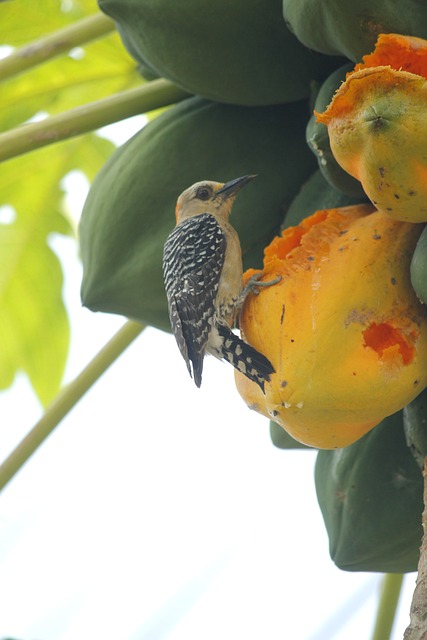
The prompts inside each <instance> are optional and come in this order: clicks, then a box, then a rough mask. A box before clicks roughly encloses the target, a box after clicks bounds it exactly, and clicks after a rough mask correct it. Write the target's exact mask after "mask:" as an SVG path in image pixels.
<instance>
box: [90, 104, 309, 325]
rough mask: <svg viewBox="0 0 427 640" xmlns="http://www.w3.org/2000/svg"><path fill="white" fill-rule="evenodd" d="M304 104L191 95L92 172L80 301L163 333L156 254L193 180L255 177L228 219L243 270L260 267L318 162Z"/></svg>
mask: <svg viewBox="0 0 427 640" xmlns="http://www.w3.org/2000/svg"><path fill="white" fill-rule="evenodd" d="M308 114H309V112H308V104H307V103H306V102H299V103H292V104H287V105H280V106H274V107H253V108H247V107H236V106H231V105H223V104H219V103H213V102H209V101H207V100H203V99H201V98H190V99H188V100H185V101H183V102H181V103H180V104H178V105H176V106H174V107H172V108H171V109H169V110H168V111H166V112H165V113H163V114H162V115H160V116H159V117H158V118H156V119H155V120H153V121H152V122H150V123H149V124H148V125H147V126H146V127H144V129H142V130H141V131H140V132H139V133H137V134H136V135H135V136H134V137H133V138H131V139H130V140H129V141H128V142H127V143H126V144H125V145H123V146H122V147H121V148H120V149H118V150H117V151H116V152H115V153H113V155H112V156H111V158H110V159H109V160H108V162H107V163H106V164H105V166H104V167H103V168H102V170H101V171H100V173H99V174H98V176H97V177H96V179H95V181H94V183H93V185H92V187H91V189H90V192H89V195H88V198H87V201H86V203H85V206H84V209H83V213H82V218H81V223H80V245H81V256H82V260H83V268H84V275H83V283H82V300H83V304H84V305H86V306H87V307H89V308H90V309H92V310H94V311H105V312H110V313H118V314H122V315H125V316H127V317H130V318H133V319H135V320H140V321H142V322H144V323H148V324H152V325H154V326H157V327H160V328H163V329H169V328H170V324H169V318H168V312H167V304H166V296H165V293H164V287H163V275H162V254H163V245H164V242H165V240H166V237H167V235H168V234H169V233H170V231H171V230H172V228H173V226H174V224H175V216H174V211H175V204H176V199H177V197H178V196H179V194H180V193H181V192H182V191H183V190H184V189H186V188H187V187H189V186H190V185H191V184H193V183H194V182H197V181H199V180H206V179H207V180H216V181H218V182H226V181H227V180H230V179H233V178H236V177H239V176H242V175H246V174H257V175H258V177H257V178H256V180H254V182H253V184H252V185H251V186H250V187H248V188H247V189H245V190H243V191H242V193H241V194H239V197H238V198H237V200H236V203H235V206H234V208H233V212H232V215H231V220H230V221H231V224H232V225H233V226H234V227H235V228H236V230H237V232H238V233H239V237H240V241H241V244H242V250H243V261H244V266H245V267H247V266H249V265H251V266H253V265H259V264H261V262H262V255H263V249H264V247H265V246H266V245H267V244H268V243H269V242H270V240H271V238H272V237H273V236H274V235H275V234H276V233H277V232H278V230H279V227H280V224H281V222H282V219H283V214H284V211H285V210H286V208H287V206H288V203H289V202H290V201H291V200H292V199H293V197H294V196H295V195H296V193H297V192H298V190H299V188H300V186H301V184H302V183H303V182H304V181H305V180H306V179H307V178H308V176H309V175H310V174H311V173H312V172H313V170H314V168H315V165H316V161H315V158H314V156H313V155H312V153H311V152H310V150H309V149H308V147H307V145H306V144H305V143H304V130H305V125H306V122H307V118H308Z"/></svg>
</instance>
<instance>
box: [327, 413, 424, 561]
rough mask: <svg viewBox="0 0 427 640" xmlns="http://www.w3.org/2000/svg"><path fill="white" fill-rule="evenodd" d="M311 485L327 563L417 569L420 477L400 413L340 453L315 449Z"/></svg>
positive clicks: (421, 480)
mask: <svg viewBox="0 0 427 640" xmlns="http://www.w3.org/2000/svg"><path fill="white" fill-rule="evenodd" d="M315 482H316V491H317V498H318V502H319V505H320V509H321V511H322V515H323V519H324V521H325V525H326V530H327V532H328V537H329V551H330V555H331V558H332V560H333V561H334V562H335V564H336V565H337V566H338V567H339V568H340V569H344V570H346V571H379V572H386V573H406V572H408V571H415V570H416V569H417V563H418V555H419V547H420V544H421V538H422V535H423V530H422V526H421V515H422V511H423V478H422V474H421V472H420V469H419V468H418V465H417V463H416V462H415V459H414V457H413V456H412V454H411V452H410V450H409V449H408V447H407V446H406V441H405V435H404V431H403V416H402V411H399V412H398V413H395V414H394V415H392V416H390V417H388V418H386V419H385V420H383V421H382V422H381V423H380V424H379V425H378V426H376V427H375V428H374V429H372V431H370V432H369V433H367V434H366V435H365V436H363V438H361V440H358V441H357V442H356V443H355V444H352V445H350V446H348V447H346V448H345V449H336V450H334V451H326V450H324V451H319V453H318V455H317V460H316V468H315Z"/></svg>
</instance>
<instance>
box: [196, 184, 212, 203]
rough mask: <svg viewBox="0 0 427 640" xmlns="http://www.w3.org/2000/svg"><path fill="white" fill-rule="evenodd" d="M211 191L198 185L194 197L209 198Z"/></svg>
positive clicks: (199, 198)
mask: <svg viewBox="0 0 427 640" xmlns="http://www.w3.org/2000/svg"><path fill="white" fill-rule="evenodd" d="M211 195H212V192H211V190H210V189H209V187H199V188H198V189H197V191H196V198H197V199H198V200H209V198H210V197H211Z"/></svg>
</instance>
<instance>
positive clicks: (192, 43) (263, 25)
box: [99, 0, 342, 106]
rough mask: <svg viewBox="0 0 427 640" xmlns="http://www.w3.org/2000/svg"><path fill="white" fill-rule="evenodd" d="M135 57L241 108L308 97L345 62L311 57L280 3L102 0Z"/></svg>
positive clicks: (194, 90)
mask: <svg viewBox="0 0 427 640" xmlns="http://www.w3.org/2000/svg"><path fill="white" fill-rule="evenodd" d="M99 6H100V8H101V10H102V11H104V12H105V13H106V14H107V15H109V16H110V17H111V18H113V20H114V21H115V22H116V24H117V25H118V26H119V30H120V33H121V34H122V36H123V34H126V35H127V40H125V41H124V43H125V45H126V42H127V41H128V42H127V43H128V44H129V41H130V42H131V43H132V47H131V48H130V49H129V51H130V53H131V54H132V55H136V59H137V60H138V61H140V62H143V63H144V64H148V65H149V66H150V67H152V68H153V69H154V70H155V71H156V72H157V73H159V75H161V76H163V77H164V78H167V79H168V80H171V81H172V82H174V83H175V84H177V85H178V86H180V87H182V88H184V89H185V90H187V91H189V92H190V93H194V94H197V95H200V96H203V97H205V98H209V99H210V100H217V101H219V102H226V103H231V104H238V105H247V106H249V105H252V106H258V105H270V104H279V103H282V102H290V101H294V100H300V99H302V98H306V97H308V96H309V92H310V83H311V82H312V81H313V80H321V79H324V78H326V77H327V75H328V74H329V73H330V72H331V71H332V70H333V69H335V68H336V67H337V66H339V64H340V63H342V62H341V61H337V60H335V59H331V58H329V57H328V56H322V55H321V54H318V53H315V52H313V51H309V50H308V49H306V48H305V47H304V46H303V45H301V43H299V42H298V40H297V38H296V37H295V36H294V35H293V34H292V33H290V31H289V30H288V29H287V28H286V25H285V24H284V22H283V18H282V14H281V7H280V3H278V2H277V1H276V0H246V1H245V2H244V3H241V2H228V1H227V0H219V1H217V2H216V3H215V6H213V5H212V3H211V2H210V1H209V0H197V2H196V1H195V0H185V1H181V2H179V1H175V2H171V1H170V0H99Z"/></svg>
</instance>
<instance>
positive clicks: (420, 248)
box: [411, 226, 427, 304]
mask: <svg viewBox="0 0 427 640" xmlns="http://www.w3.org/2000/svg"><path fill="white" fill-rule="evenodd" d="M411 283H412V286H413V287H414V291H415V293H416V294H417V296H418V297H419V299H420V300H421V302H424V304H426V303H427V226H426V227H425V228H424V231H423V232H422V234H421V235H420V237H419V240H418V242H417V246H416V247H415V251H414V255H413V256H412V260H411Z"/></svg>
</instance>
